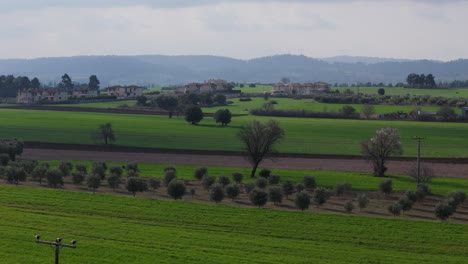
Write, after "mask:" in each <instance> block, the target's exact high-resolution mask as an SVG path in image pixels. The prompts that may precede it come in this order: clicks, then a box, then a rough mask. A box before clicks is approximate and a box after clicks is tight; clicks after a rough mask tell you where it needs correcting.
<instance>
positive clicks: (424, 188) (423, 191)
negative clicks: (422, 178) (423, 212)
mask: <svg viewBox="0 0 468 264" xmlns="http://www.w3.org/2000/svg"><path fill="white" fill-rule="evenodd" d="M429 194H431V190H430V189H429V186H428V185H427V184H424V183H422V184H419V186H418V187H417V188H416V196H418V201H422V200H424V198H425V197H426V195H429Z"/></svg>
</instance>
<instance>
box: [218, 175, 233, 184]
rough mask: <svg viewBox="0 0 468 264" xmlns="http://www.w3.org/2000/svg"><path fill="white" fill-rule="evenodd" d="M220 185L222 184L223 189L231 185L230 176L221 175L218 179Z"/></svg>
mask: <svg viewBox="0 0 468 264" xmlns="http://www.w3.org/2000/svg"><path fill="white" fill-rule="evenodd" d="M218 183H219V184H221V185H222V186H223V187H224V186H226V185H228V184H230V183H231V180H230V179H229V177H228V176H226V175H220V176H219V177H218Z"/></svg>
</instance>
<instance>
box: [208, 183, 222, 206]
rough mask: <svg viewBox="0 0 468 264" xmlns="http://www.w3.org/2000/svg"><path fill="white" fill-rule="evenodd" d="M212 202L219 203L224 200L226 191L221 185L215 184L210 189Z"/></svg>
mask: <svg viewBox="0 0 468 264" xmlns="http://www.w3.org/2000/svg"><path fill="white" fill-rule="evenodd" d="M209 194H210V200H211V201H213V202H215V203H219V202H221V201H222V200H223V199H224V190H223V186H222V185H221V184H213V185H212V186H211V187H210V193H209Z"/></svg>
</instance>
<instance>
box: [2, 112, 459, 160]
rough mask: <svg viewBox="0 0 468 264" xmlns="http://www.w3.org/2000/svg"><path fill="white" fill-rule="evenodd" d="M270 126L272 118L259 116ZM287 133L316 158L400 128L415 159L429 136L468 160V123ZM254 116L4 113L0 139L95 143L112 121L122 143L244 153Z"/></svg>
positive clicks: (301, 125) (290, 144)
mask: <svg viewBox="0 0 468 264" xmlns="http://www.w3.org/2000/svg"><path fill="white" fill-rule="evenodd" d="M256 119H258V120H261V121H266V120H268V119H269V118H263V117H257V118H256ZM275 119H276V120H278V121H279V122H280V124H281V126H282V127H283V128H284V129H285V132H286V138H285V140H284V142H283V143H282V144H281V145H280V147H279V150H280V152H285V153H316V154H353V155H358V154H359V153H360V147H359V146H360V145H359V144H360V142H362V141H363V140H365V139H367V138H369V137H370V136H371V135H372V134H374V131H375V130H376V129H379V128H382V127H386V126H391V127H395V128H398V129H400V132H401V136H402V144H403V148H404V150H405V155H406V156H415V154H416V142H415V141H414V140H413V139H412V137H413V136H417V135H419V136H425V137H427V140H425V141H424V142H423V144H422V152H421V153H422V155H423V157H424V156H426V157H468V152H467V151H466V150H467V149H468V140H466V135H467V130H468V124H464V123H441V122H427V123H426V122H411V121H375V120H371V121H368V120H339V119H313V118H307V119H306V118H304V119H301V118H275ZM250 120H252V117H250V116H244V117H234V118H233V122H232V123H231V124H230V126H228V127H221V126H220V125H218V124H216V123H215V122H214V120H213V119H211V118H205V119H204V120H203V121H202V122H201V123H200V124H199V125H196V126H193V125H189V124H188V123H186V122H185V121H184V120H183V119H182V118H173V119H169V118H167V117H166V116H147V115H125V114H107V113H82V112H57V111H30V110H12V109H0V138H20V139H23V140H29V141H43V142H59V143H78V144H91V143H95V142H93V141H92V138H91V134H92V133H94V132H95V131H96V129H97V127H98V125H99V124H102V123H106V122H111V123H112V125H113V127H114V129H115V131H116V135H117V140H118V141H117V144H119V145H126V146H141V147H159V148H171V149H194V150H204V149H206V150H240V149H241V145H240V143H239V141H238V140H237V138H236V136H235V135H236V133H237V131H238V129H239V127H240V126H242V125H243V124H245V123H246V122H248V121H250Z"/></svg>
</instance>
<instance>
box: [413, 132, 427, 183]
mask: <svg viewBox="0 0 468 264" xmlns="http://www.w3.org/2000/svg"><path fill="white" fill-rule="evenodd" d="M413 139H416V140H418V158H417V160H416V163H417V164H418V165H417V166H418V171H417V173H418V174H417V178H416V184H417V186H419V177H420V176H421V139H426V138H424V137H419V136H418V137H413Z"/></svg>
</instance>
